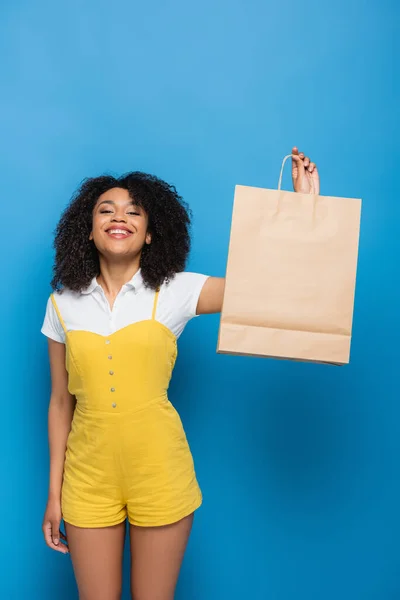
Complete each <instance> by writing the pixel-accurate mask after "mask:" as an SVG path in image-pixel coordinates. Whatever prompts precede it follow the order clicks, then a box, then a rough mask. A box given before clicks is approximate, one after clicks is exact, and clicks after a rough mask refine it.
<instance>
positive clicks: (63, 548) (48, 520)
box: [42, 499, 69, 554]
mask: <svg viewBox="0 0 400 600" xmlns="http://www.w3.org/2000/svg"><path fill="white" fill-rule="evenodd" d="M61 519H62V515H61V502H60V501H59V500H51V499H49V501H48V502H47V506H46V512H45V514H44V518H43V526H42V530H43V535H44V539H45V542H46V544H47V545H48V547H49V548H51V549H52V550H56V551H57V552H61V553H62V554H68V553H69V549H68V544H67V538H66V537H65V535H64V534H63V532H62V531H60V523H61Z"/></svg>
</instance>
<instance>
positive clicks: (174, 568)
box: [130, 513, 193, 600]
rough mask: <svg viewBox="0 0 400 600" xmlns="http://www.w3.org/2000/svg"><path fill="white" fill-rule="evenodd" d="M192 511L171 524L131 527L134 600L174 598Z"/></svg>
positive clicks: (191, 520)
mask: <svg viewBox="0 0 400 600" xmlns="http://www.w3.org/2000/svg"><path fill="white" fill-rule="evenodd" d="M192 523H193V513H192V514H191V515H189V516H188V517H185V518H184V519H181V520H180V521H178V522H177V523H173V524H172V525H162V526H160V527H138V526H136V525H131V526H130V537H131V554H132V570H131V589H132V598H133V600H173V598H174V592H175V587H176V583H177V581H178V575H179V570H180V568H181V564H182V560H183V556H184V553H185V549H186V545H187V542H188V539H189V535H190V531H191V528H192Z"/></svg>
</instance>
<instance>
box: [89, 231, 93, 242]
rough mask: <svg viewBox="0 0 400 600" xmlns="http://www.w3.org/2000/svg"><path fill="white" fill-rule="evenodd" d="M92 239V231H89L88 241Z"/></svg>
mask: <svg viewBox="0 0 400 600" xmlns="http://www.w3.org/2000/svg"><path fill="white" fill-rule="evenodd" d="M92 239H93V231H91V232H90V235H89V240H90V241H92Z"/></svg>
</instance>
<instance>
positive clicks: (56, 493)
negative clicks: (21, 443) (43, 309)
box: [43, 339, 75, 553]
mask: <svg viewBox="0 0 400 600" xmlns="http://www.w3.org/2000/svg"><path fill="white" fill-rule="evenodd" d="M48 347H49V359H50V371H51V396H50V405H49V413H48V430H49V447H50V482H49V497H48V502H47V507H46V512H45V515H44V519H43V534H44V537H45V540H46V543H47V545H48V546H49V548H52V550H57V551H58V552H63V553H65V552H67V551H68V549H67V547H66V546H65V545H64V544H60V543H59V539H60V536H61V538H62V539H65V538H64V536H63V534H62V533H61V532H60V522H61V518H62V515H61V487H62V480H63V472H64V461H65V450H66V447H67V439H68V434H69V432H70V430H71V422H72V417H73V414H74V408H75V397H74V396H72V395H71V394H70V393H69V392H68V374H67V371H66V368H65V345H64V344H61V343H59V342H55V341H54V340H51V339H49V340H48Z"/></svg>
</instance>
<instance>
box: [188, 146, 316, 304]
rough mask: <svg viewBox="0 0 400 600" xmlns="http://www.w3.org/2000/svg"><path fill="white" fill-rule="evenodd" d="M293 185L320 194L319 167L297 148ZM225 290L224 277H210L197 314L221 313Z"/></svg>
mask: <svg viewBox="0 0 400 600" xmlns="http://www.w3.org/2000/svg"><path fill="white" fill-rule="evenodd" d="M292 183H293V190H294V191H295V192H300V193H303V194H309V193H314V194H319V190H320V179H319V174H318V169H317V166H316V164H315V163H314V162H312V161H311V159H310V158H309V157H308V156H306V155H305V154H304V152H299V150H298V148H297V147H296V146H294V147H293V148H292ZM224 290H225V279H224V278H223V277H209V278H208V279H207V281H206V282H205V284H204V286H203V289H202V291H201V293H200V297H199V301H198V303H197V310H196V313H197V314H198V315H204V314H210V313H218V312H221V310H222V301H223V298H224Z"/></svg>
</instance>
